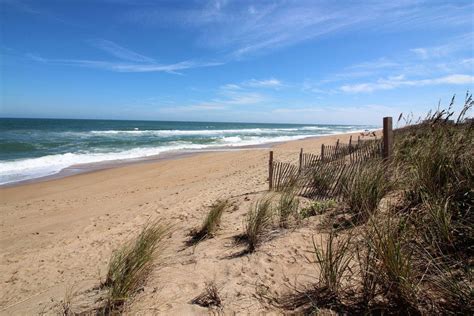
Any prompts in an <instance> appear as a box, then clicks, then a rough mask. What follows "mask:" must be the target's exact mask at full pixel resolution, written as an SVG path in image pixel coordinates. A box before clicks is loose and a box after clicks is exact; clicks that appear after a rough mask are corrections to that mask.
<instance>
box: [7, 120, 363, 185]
mask: <svg viewBox="0 0 474 316" xmlns="http://www.w3.org/2000/svg"><path fill="white" fill-rule="evenodd" d="M310 127H311V128H313V127H315V126H306V127H304V128H310ZM317 129H326V128H325V127H320V128H317ZM317 129H315V130H317ZM282 130H283V129H272V130H270V129H260V128H253V129H244V130H230V129H229V130H199V131H189V130H160V131H146V130H133V131H95V132H91V133H96V134H101V135H106V134H107V133H110V134H117V133H128V134H139V133H142V134H143V133H150V132H152V133H158V135H160V134H161V135H166V134H169V135H204V134H205V133H208V134H205V135H216V136H219V137H218V138H217V139H216V140H215V141H214V142H213V143H210V144H209V143H208V144H196V143H191V142H187V141H183V140H182V141H176V142H169V143H167V144H166V145H163V146H158V147H140V148H134V149H130V150H124V151H117V152H100V153H99V152H75V153H73V152H69V153H65V154H56V155H49V156H43V157H38V158H26V159H19V160H13V161H0V184H7V183H13V182H19V181H24V180H30V179H34V178H39V177H44V176H50V175H54V174H56V173H58V172H60V171H61V170H63V169H65V168H68V167H71V166H75V165H81V164H91V163H99V162H107V161H108V162H110V161H117V160H129V159H138V158H146V157H150V156H156V155H159V154H161V153H163V152H169V151H179V150H202V149H212V148H217V147H238V146H251V145H261V144H265V143H270V142H285V141H290V140H297V139H302V138H306V137H311V136H324V135H331V134H337V133H340V131H338V130H331V129H328V130H326V131H324V132H323V133H304V134H303V133H301V134H295V133H293V134H292V135H274V134H273V135H272V133H280V134H281V132H282ZM285 130H286V131H293V130H296V131H297V130H298V129H285ZM350 132H357V131H355V130H351V131H350ZM237 133H238V135H233V134H237ZM259 133H262V135H261V136H256V135H259ZM265 133H266V134H267V135H266V136H264V135H265ZM249 134H250V135H249ZM268 134H270V135H268Z"/></svg>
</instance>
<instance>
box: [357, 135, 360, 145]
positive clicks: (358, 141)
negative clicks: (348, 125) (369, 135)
mask: <svg viewBox="0 0 474 316" xmlns="http://www.w3.org/2000/svg"><path fill="white" fill-rule="evenodd" d="M359 144H360V135H359V136H357V145H359Z"/></svg>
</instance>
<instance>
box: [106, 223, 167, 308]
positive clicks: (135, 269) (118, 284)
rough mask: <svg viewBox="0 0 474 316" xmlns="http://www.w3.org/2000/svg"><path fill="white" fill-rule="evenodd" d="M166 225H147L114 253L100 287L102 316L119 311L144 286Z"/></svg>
mask: <svg viewBox="0 0 474 316" xmlns="http://www.w3.org/2000/svg"><path fill="white" fill-rule="evenodd" d="M168 232H169V228H168V226H167V225H165V224H162V223H160V222H152V223H149V224H147V225H146V226H145V227H144V228H143V230H142V232H141V233H140V234H139V235H138V237H136V238H135V239H132V240H130V241H128V242H127V243H125V244H124V245H123V246H122V247H120V248H119V249H117V250H116V251H114V252H113V254H112V257H111V259H110V262H109V269H108V272H107V277H106V279H105V281H104V282H103V283H102V285H101V287H102V288H103V289H105V290H106V292H107V295H106V299H105V303H104V306H103V308H102V310H101V313H103V314H111V313H114V312H116V311H120V309H121V308H122V306H123V304H124V303H125V302H126V301H127V300H128V299H129V298H130V297H131V296H133V295H134V294H135V293H136V292H137V290H138V289H139V288H140V286H142V285H143V284H144V282H145V281H146V278H147V276H148V274H149V273H150V271H151V269H152V268H153V266H154V264H155V262H154V259H156V257H157V256H158V255H159V252H160V251H161V250H163V247H164V243H163V241H164V238H165V236H166V235H167V234H168Z"/></svg>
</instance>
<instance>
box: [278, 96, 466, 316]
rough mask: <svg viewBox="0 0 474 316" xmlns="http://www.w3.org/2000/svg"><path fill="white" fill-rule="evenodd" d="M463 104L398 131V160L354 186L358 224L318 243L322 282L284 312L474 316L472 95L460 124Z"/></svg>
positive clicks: (378, 164)
mask: <svg viewBox="0 0 474 316" xmlns="http://www.w3.org/2000/svg"><path fill="white" fill-rule="evenodd" d="M453 101H454V100H453ZM453 101H452V103H451V104H450V105H449V107H448V108H447V109H446V110H437V111H436V112H434V113H433V114H431V113H430V114H428V116H427V117H426V118H425V119H424V120H423V121H421V120H420V121H419V122H417V123H416V124H407V127H405V128H402V129H399V130H397V131H396V134H395V148H394V149H395V151H394V156H393V157H392V158H391V159H390V160H389V161H380V160H379V161H368V162H367V163H365V164H364V165H362V166H361V167H360V168H359V169H358V172H356V173H355V175H354V178H353V179H345V184H344V190H343V196H342V203H341V204H340V205H339V207H340V208H341V209H344V211H345V212H348V213H349V214H350V215H351V218H352V224H353V225H352V226H351V228H349V229H347V230H346V231H344V232H342V233H341V234H340V235H339V236H337V237H336V236H335V235H334V232H331V233H330V234H329V238H328V239H327V242H326V243H325V244H324V243H322V246H321V247H320V248H318V247H317V246H316V245H315V243H314V242H313V245H314V248H315V249H314V252H315V254H316V263H317V264H318V266H319V271H320V272H319V277H318V280H319V281H318V282H317V283H316V284H314V285H313V286H308V287H306V288H304V289H301V290H298V291H295V292H293V293H288V294H287V295H285V296H283V297H281V298H280V300H279V302H280V304H279V306H280V307H282V308H284V309H287V310H293V311H299V312H304V313H314V312H317V311H318V310H320V309H321V308H325V309H329V310H332V311H334V312H343V313H350V314H351V313H368V314H373V313H376V314H379V313H386V314H387V313H388V314H413V315H417V314H426V315H428V314H465V315H467V314H471V315H472V314H473V313H474V308H473V306H474V304H473V293H474V292H473V288H472V251H473V248H472V245H473V244H474V243H473V241H474V240H473V237H474V235H473V227H474V221H473V220H474V217H473V214H472V207H473V201H474V190H473V188H474V126H473V124H472V122H469V121H466V120H465V119H464V115H465V114H466V113H467V112H468V111H469V109H470V108H471V107H472V106H473V103H474V102H473V100H472V97H471V96H470V95H467V96H466V100H465V106H464V109H463V110H462V111H461V114H460V115H459V117H458V118H457V120H455V121H454V122H453V121H450V120H451V119H452V117H453V112H452V111H451V108H452V105H453ZM401 118H402V116H401ZM407 123H411V122H407ZM382 200H385V203H381V201H382ZM382 204H383V206H382ZM351 235H353V236H357V238H353V240H352V241H351V242H348V238H349V236H351ZM353 254H355V255H353ZM354 262H355V264H354ZM348 271H350V272H348Z"/></svg>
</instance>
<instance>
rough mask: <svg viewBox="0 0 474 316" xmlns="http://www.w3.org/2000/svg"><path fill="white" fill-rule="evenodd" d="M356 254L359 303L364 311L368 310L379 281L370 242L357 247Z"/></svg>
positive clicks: (375, 294)
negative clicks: (359, 290) (359, 291)
mask: <svg viewBox="0 0 474 316" xmlns="http://www.w3.org/2000/svg"><path fill="white" fill-rule="evenodd" d="M356 255H357V263H358V269H359V275H360V287H361V293H360V305H361V307H362V309H363V310H364V311H368V310H370V308H369V306H370V304H371V302H372V301H373V300H374V298H375V297H376V296H377V288H378V283H379V277H378V274H379V273H378V268H377V264H376V263H377V261H376V257H375V252H374V249H373V247H372V245H371V243H370V242H368V243H363V244H362V247H357V251H356Z"/></svg>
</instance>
